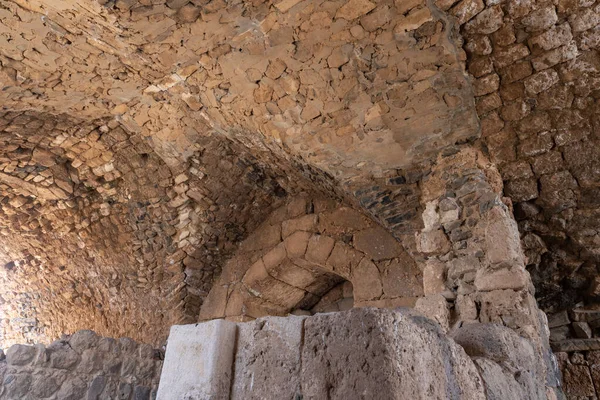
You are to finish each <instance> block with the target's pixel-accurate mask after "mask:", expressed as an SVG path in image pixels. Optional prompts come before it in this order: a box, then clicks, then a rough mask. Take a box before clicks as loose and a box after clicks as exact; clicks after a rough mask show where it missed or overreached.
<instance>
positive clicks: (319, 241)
mask: <svg viewBox="0 0 600 400" xmlns="http://www.w3.org/2000/svg"><path fill="white" fill-rule="evenodd" d="M334 244H335V240H334V239H333V238H331V237H329V236H325V235H312V236H311V238H310V239H309V241H308V247H307V248H306V256H305V257H306V260H307V261H310V262H314V263H316V264H319V265H325V264H326V262H327V259H328V258H329V255H330V254H331V251H332V250H333V246H334Z"/></svg>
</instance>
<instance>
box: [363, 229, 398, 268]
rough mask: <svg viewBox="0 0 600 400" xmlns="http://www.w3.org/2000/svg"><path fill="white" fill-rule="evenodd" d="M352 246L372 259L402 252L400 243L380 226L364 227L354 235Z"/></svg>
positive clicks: (384, 257)
mask: <svg viewBox="0 0 600 400" xmlns="http://www.w3.org/2000/svg"><path fill="white" fill-rule="evenodd" d="M354 247H356V249H357V250H360V251H362V252H363V253H365V254H366V255H367V256H369V257H370V258H371V259H372V260H373V261H380V260H387V259H390V258H394V257H397V256H398V255H400V254H401V253H402V252H403V248H402V245H401V244H400V243H399V242H398V241H397V240H396V239H395V238H394V237H393V236H392V235H390V234H389V232H387V231H386V230H385V229H383V228H382V227H379V226H377V227H374V228H369V229H365V230H363V231H360V232H358V233H357V234H355V235H354Z"/></svg>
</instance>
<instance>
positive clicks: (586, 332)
mask: <svg viewBox="0 0 600 400" xmlns="http://www.w3.org/2000/svg"><path fill="white" fill-rule="evenodd" d="M571 326H572V327H573V333H575V336H576V337H578V338H579V339H590V338H591V337H592V329H591V328H590V326H589V325H588V323H587V322H573V323H572V324H571Z"/></svg>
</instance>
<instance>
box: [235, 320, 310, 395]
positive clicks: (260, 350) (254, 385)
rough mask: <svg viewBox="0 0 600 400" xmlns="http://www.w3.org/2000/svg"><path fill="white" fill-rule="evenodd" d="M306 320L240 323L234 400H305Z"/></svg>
mask: <svg viewBox="0 0 600 400" xmlns="http://www.w3.org/2000/svg"><path fill="white" fill-rule="evenodd" d="M304 319H305V317H299V316H289V317H285V318H283V317H268V318H261V319H259V320H257V321H253V322H249V323H245V324H239V325H238V326H239V331H238V341H237V351H236V356H235V373H234V378H233V385H232V392H231V399H236V400H237V399H239V400H247V399H248V400H249V399H257V400H258V399H297V398H301V397H302V394H301V388H300V349H301V348H302V329H303V323H304Z"/></svg>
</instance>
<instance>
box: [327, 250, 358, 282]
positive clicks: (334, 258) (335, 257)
mask: <svg viewBox="0 0 600 400" xmlns="http://www.w3.org/2000/svg"><path fill="white" fill-rule="evenodd" d="M363 257H364V255H363V254H362V253H361V252H359V251H356V250H354V248H352V247H351V246H349V245H347V244H346V243H344V242H341V241H337V242H335V246H334V247H333V250H332V251H331V254H330V255H329V258H328V259H327V265H328V266H330V267H331V268H332V269H333V272H335V273H336V274H337V275H340V276H342V277H344V278H346V279H350V277H351V275H352V271H353V270H354V268H355V267H356V266H357V265H358V263H360V261H361V260H362V259H363Z"/></svg>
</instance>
